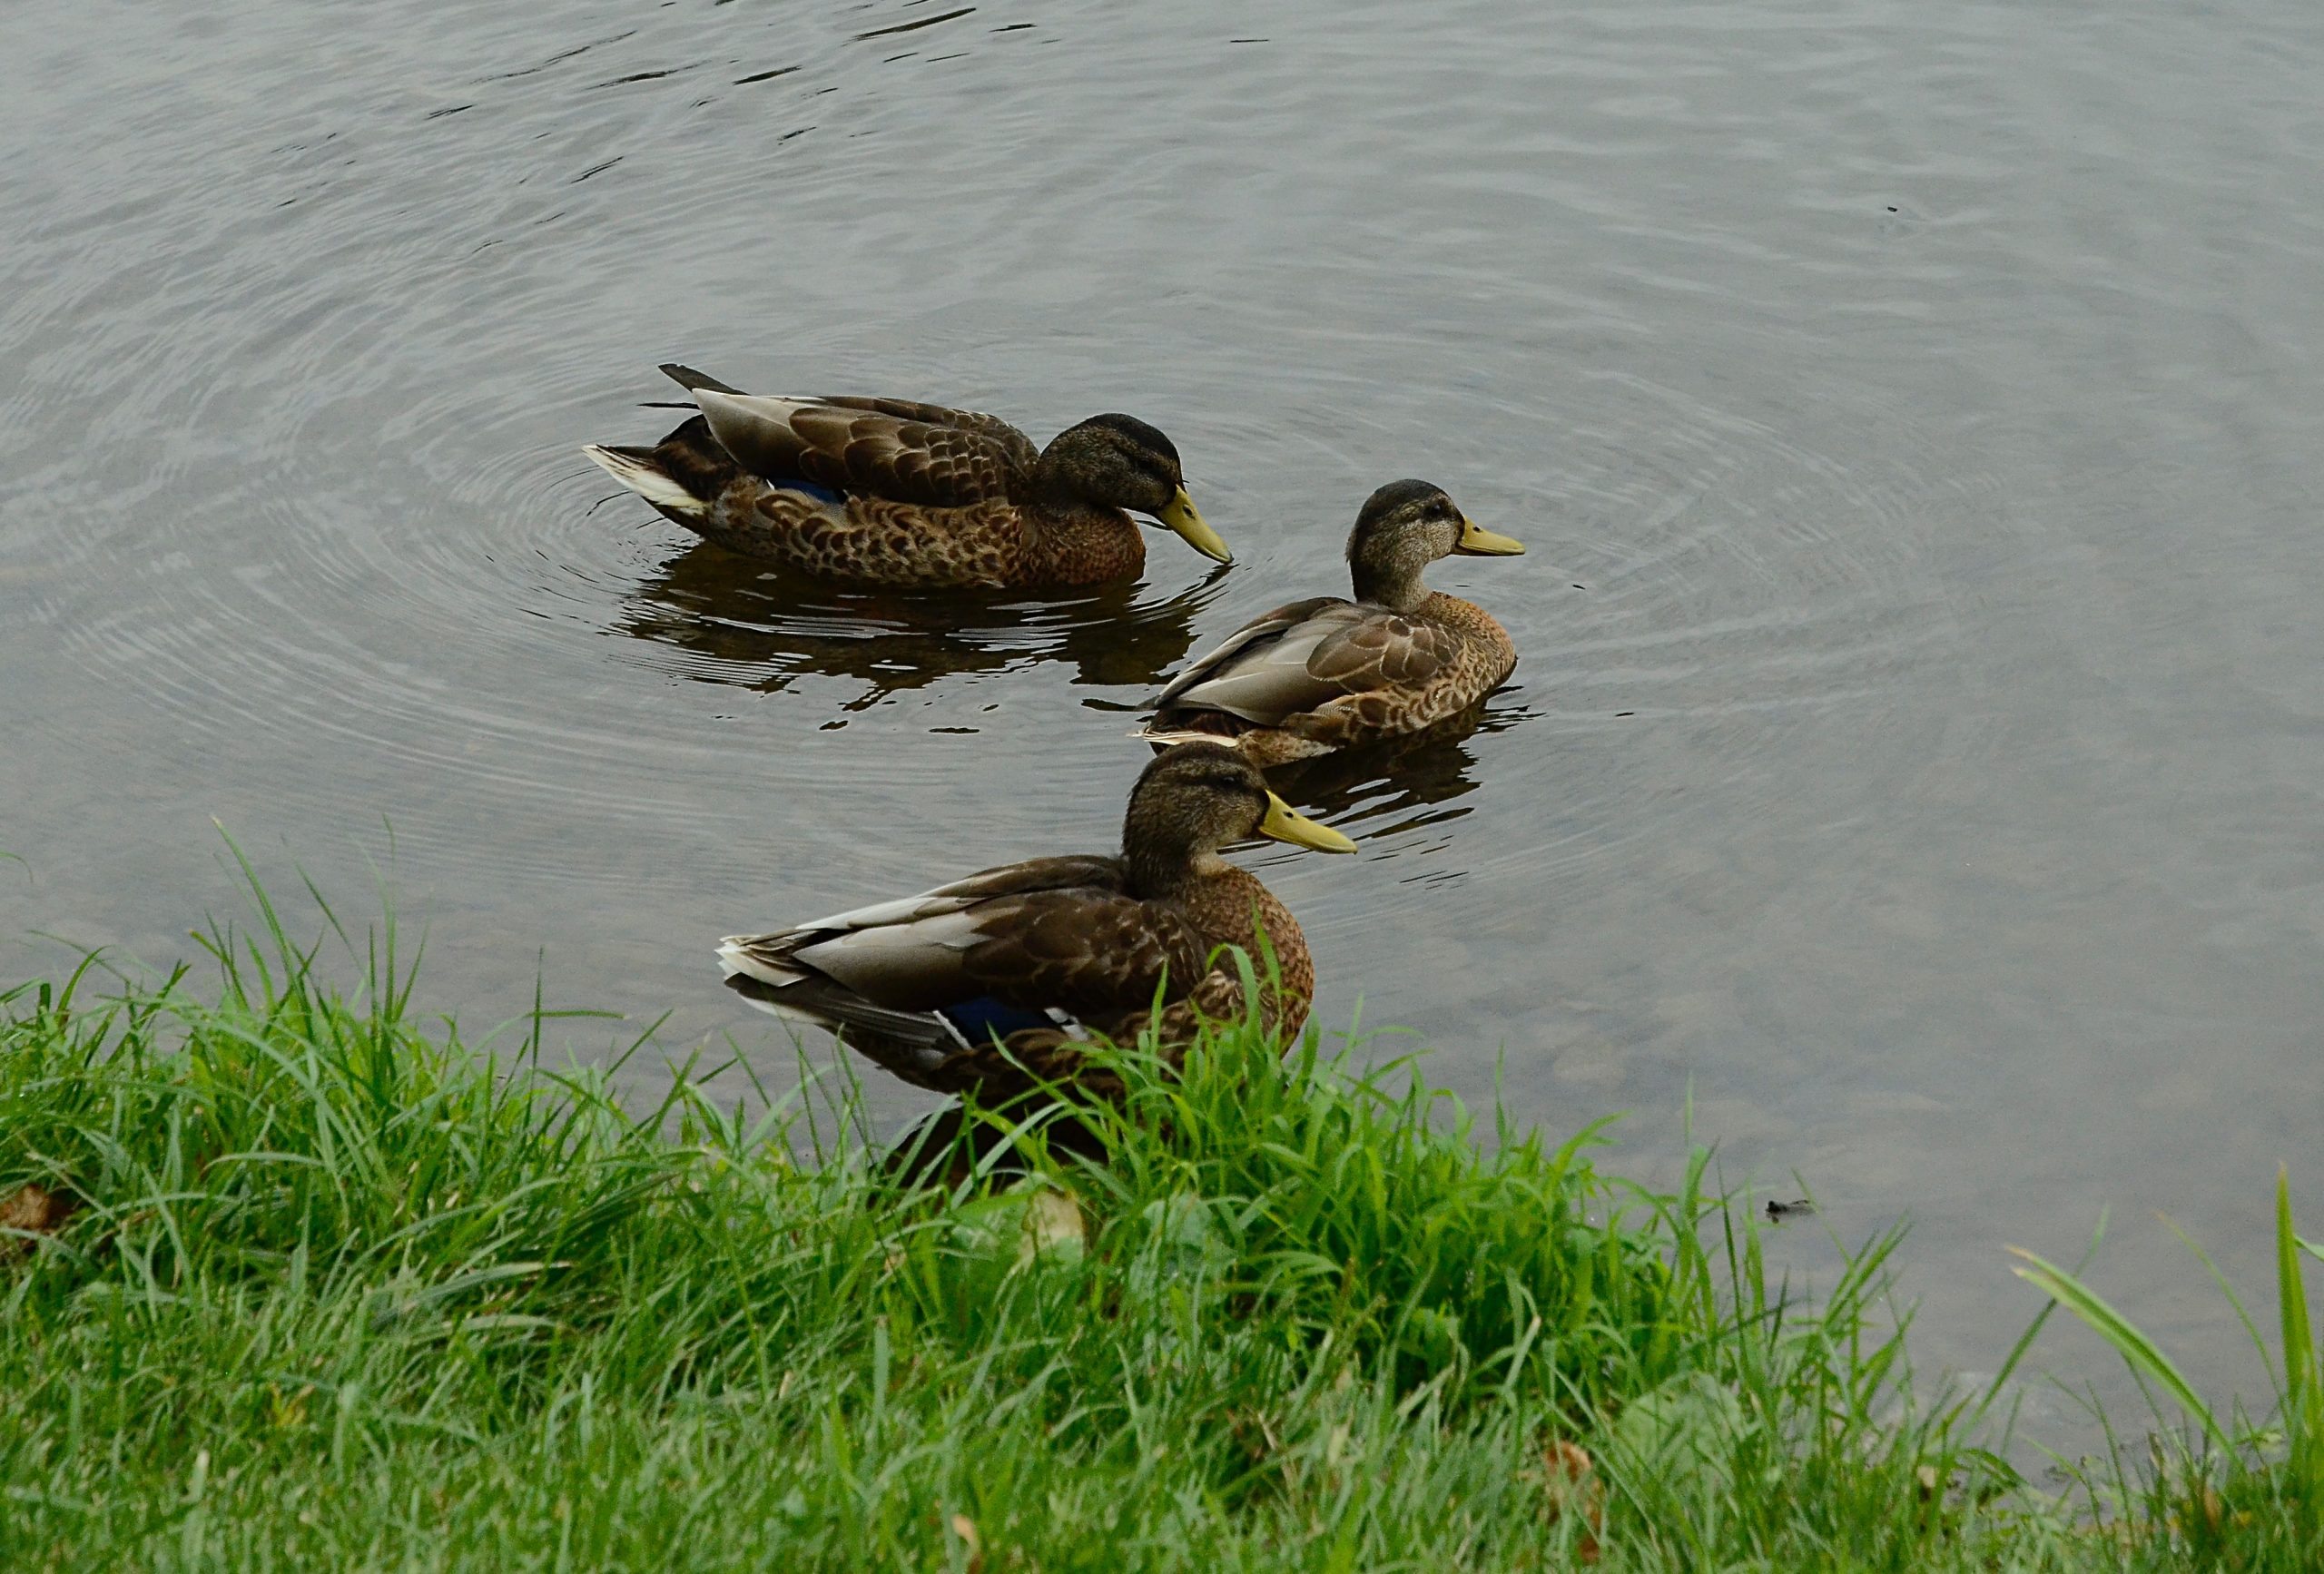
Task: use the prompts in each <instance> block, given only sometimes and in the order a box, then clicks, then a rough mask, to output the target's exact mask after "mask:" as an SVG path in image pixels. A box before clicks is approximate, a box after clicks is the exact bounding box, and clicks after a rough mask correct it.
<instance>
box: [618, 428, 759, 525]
mask: <svg viewBox="0 0 2324 1574" xmlns="http://www.w3.org/2000/svg"><path fill="white" fill-rule="evenodd" d="M581 451H582V452H583V453H585V454H586V455H588V456H589V457H590V458H591V459H593V460H594V461H596V465H597V467H599V468H600V469H602V470H604V471H605V472H606V475H608V476H611V477H613V478H614V479H615V480H616V481H619V482H620V483H621V484H622V485H623V486H625V487H628V488H629V489H630V490H631V491H633V492H635V493H636V494H637V495H638V496H639V497H643V498H645V500H646V501H647V502H648V503H651V504H653V505H654V507H656V508H659V509H660V510H661V511H662V512H663V513H665V514H666V515H668V516H670V517H671V518H673V519H675V520H676V521H677V522H678V523H679V524H681V525H685V526H698V525H699V524H700V522H701V521H702V520H704V519H705V518H707V517H709V515H710V511H711V507H712V506H713V505H714V504H715V503H716V502H717V501H718V498H719V495H720V494H721V493H723V492H724V491H725V490H726V487H728V485H729V484H730V483H732V482H733V481H734V477H735V476H736V475H738V474H739V473H740V472H739V470H738V469H737V467H736V466H735V464H734V460H733V459H732V458H731V457H728V456H727V453H726V450H725V449H724V448H720V447H719V446H718V439H717V438H714V437H712V436H711V435H710V423H709V422H707V421H705V420H704V419H703V418H701V417H700V416H696V417H694V418H693V419H692V420H689V421H687V422H685V423H684V425H683V426H681V427H679V428H678V429H677V430H675V431H674V432H672V433H671V434H670V435H669V436H668V437H666V438H663V439H662V440H661V441H660V442H658V443H656V444H655V445H654V446H653V447H652V448H614V447H601V446H600V445H598V444H596V443H590V444H587V445H585V446H584V447H583V448H582V449H581Z"/></svg>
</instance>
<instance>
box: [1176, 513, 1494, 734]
mask: <svg viewBox="0 0 2324 1574" xmlns="http://www.w3.org/2000/svg"><path fill="white" fill-rule="evenodd" d="M1524 550H1525V548H1524V546H1522V544H1521V543H1519V542H1517V541H1513V540H1512V539H1511V538H1510V537H1508V536H1497V535H1495V534H1493V532H1492V531H1490V530H1487V529H1485V528H1483V527H1482V526H1480V525H1478V524H1477V523H1476V522H1475V521H1474V520H1472V519H1471V518H1470V517H1469V516H1467V515H1465V514H1463V513H1462V512H1461V510H1460V508H1459V507H1458V506H1457V505H1455V504H1454V503H1453V501H1452V498H1451V497H1448V496H1447V495H1446V494H1445V491H1444V488H1443V487H1437V486H1433V485H1432V484H1430V483H1429V482H1426V481H1391V482H1390V483H1388V485H1386V486H1384V487H1381V488H1380V489H1379V490H1378V491H1376V492H1374V493H1373V494H1372V496H1371V497H1370V498H1368V499H1367V500H1366V501H1365V503H1364V508H1363V511H1362V512H1361V513H1359V514H1358V515H1357V516H1356V520H1355V529H1354V531H1353V532H1352V533H1351V534H1350V535H1349V536H1348V538H1347V561H1348V568H1349V570H1350V572H1351V574H1352V575H1353V577H1354V589H1355V599H1354V600H1353V601H1348V600H1344V599H1342V598H1341V597H1339V596H1336V595H1319V596H1315V597H1314V598H1312V599H1310V600H1306V601H1295V602H1293V603H1292V604H1291V605H1288V606H1279V607H1277V608H1275V610H1274V611H1273V612H1270V613H1268V614H1266V615H1265V616H1262V617H1257V618H1254V619H1253V620H1251V621H1250V622H1249V623H1246V624H1245V625H1243V626H1242V627H1241V628H1239V629H1237V630H1236V631H1235V633H1233V634H1232V635H1228V636H1227V638H1226V643H1224V644H1221V645H1219V646H1218V648H1217V649H1216V650H1214V651H1212V652H1210V654H1207V655H1205V656H1202V657H1200V658H1199V659H1197V660H1196V662H1195V663H1194V664H1192V665H1191V666H1189V667H1187V670H1186V671H1185V672H1183V673H1181V674H1178V676H1177V678H1176V679H1174V680H1173V681H1172V682H1171V684H1169V686H1168V687H1167V688H1166V689H1164V690H1163V691H1162V698H1161V700H1160V702H1159V703H1158V706H1157V709H1156V711H1155V714H1154V719H1153V721H1151V722H1150V723H1147V726H1146V729H1145V730H1144V732H1143V733H1140V736H1142V737H1144V738H1146V739H1147V740H1148V741H1149V742H1151V743H1156V744H1157V745H1159V744H1165V743H1183V742H1185V741H1187V740H1188V739H1192V738H1213V739H1216V740H1217V741H1219V742H1221V743H1230V744H1232V745H1233V746H1234V747H1236V748H1237V749H1239V750H1241V751H1242V752H1243V753H1244V754H1245V755H1246V757H1248V758H1249V759H1250V760H1251V761H1252V762H1254V763H1256V764H1259V765H1263V766H1265V765H1280V764H1284V763H1287V762H1290V761H1293V760H1305V759H1310V758H1313V757H1314V756H1315V755H1318V754H1327V753H1331V752H1333V751H1334V750H1337V749H1350V748H1356V747H1360V746H1362V745H1364V744H1368V743H1384V742H1387V741H1390V740H1393V739H1397V738H1409V737H1411V736H1413V734H1416V733H1426V732H1430V731H1431V730H1432V729H1436V728H1439V727H1440V726H1441V724H1442V723H1446V722H1448V721H1450V720H1451V719H1452V718H1454V717H1458V716H1461V715H1462V713H1465V712H1467V711H1469V710H1470V709H1471V708H1472V707H1473V706H1476V705H1479V704H1481V703H1482V702H1483V700H1484V698H1485V696H1486V695H1488V694H1492V692H1493V690H1495V689H1497V688H1499V687H1500V686H1501V685H1502V684H1503V683H1504V682H1506V681H1507V680H1508V677H1509V674H1510V673H1511V672H1512V671H1513V670H1514V669H1515V668H1516V665H1517V648H1516V646H1515V645H1514V644H1512V643H1511V642H1510V638H1509V631H1508V630H1506V629H1504V628H1502V626H1501V625H1500V623H1498V622H1497V621H1495V619H1494V618H1493V616H1492V614H1491V613H1488V612H1487V611H1485V609H1484V608H1482V607H1481V606H1478V605H1475V604H1474V603H1473V602H1468V601H1463V600H1462V599H1461V598H1460V597H1459V596H1457V595H1445V594H1444V593H1443V591H1437V590H1431V589H1429V587H1428V585H1426V584H1425V583H1424V582H1423V579H1422V577H1421V575H1422V574H1423V572H1424V571H1425V570H1426V569H1427V567H1428V566H1429V565H1430V564H1432V563H1433V562H1435V561H1436V560H1437V559H1438V558H1440V557H1450V556H1456V555H1457V556H1473V557H1506V556H1514V555H1516V554H1518V553H1521V552H1523V551H1524Z"/></svg>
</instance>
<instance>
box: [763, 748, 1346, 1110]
mask: <svg viewBox="0 0 2324 1574" xmlns="http://www.w3.org/2000/svg"><path fill="white" fill-rule="evenodd" d="M1271 809H1274V810H1280V809H1281V805H1280V802H1279V801H1276V800H1275V799H1273V798H1272V796H1271V795H1270V794H1269V793H1268V792H1267V790H1266V786H1265V782H1263V781H1261V780H1260V778H1259V775H1258V772H1257V771H1256V768H1255V767H1253V766H1252V765H1251V763H1250V762H1248V761H1247V760H1245V759H1244V758H1242V757H1241V756H1240V755H1238V754H1236V753H1235V752H1234V751H1232V750H1230V749H1227V748H1224V747H1222V746H1219V745H1217V744H1213V743H1191V744H1187V745H1184V746H1181V747H1179V748H1175V749H1172V750H1169V751H1167V752H1166V753H1163V754H1162V755H1160V756H1159V757H1157V759H1156V760H1155V761H1154V762H1152V763H1151V764H1149V765H1148V766H1147V769H1146V771H1145V772H1144V773H1143V774H1141V775H1140V777H1139V778H1138V782H1137V786H1136V788H1134V789H1133V790H1132V792H1131V795H1130V803H1129V808H1128V813H1127V814H1126V816H1125V819H1124V824H1123V831H1122V851H1121V853H1120V855H1119V856H1117V857H1098V856H1082V857H1067V858H1043V859H1033V860H1029V861H1026V862H1022V863H1012V864H1007V865H1004V866H1002V867H1000V868H998V869H991V870H987V871H984V872H983V873H981V874H976V875H971V876H970V877H969V878H968V879H966V880H956V881H954V882H953V883H951V884H950V885H944V886H939V887H937V888H936V889H935V890H930V891H927V892H924V893H922V894H921V895H920V896H917V897H911V898H907V899H905V900H901V901H894V902H884V903H881V904H878V905H876V906H873V907H870V908H863V909H859V910H855V911H852V912H848V913H841V914H837V915H835V916H833V917H832V918H829V919H822V920H816V921H814V922H812V923H809V924H804V925H801V926H798V927H796V928H793V929H787V930H776V931H774V932H773V933H771V934H764V935H753V936H741V937H736V938H734V939H729V940H728V941H726V942H725V944H724V947H723V948H722V949H721V951H720V956H721V958H722V959H723V960H724V964H725V966H726V969H727V971H728V978H727V983H728V985H729V987H731V988H733V989H735V990H737V991H738V992H739V993H741V994H743V995H744V996H745V997H746V998H748V999H751V1000H752V1001H753V1003H755V1004H758V1005H761V1006H763V1007H765V1008H768V1009H771V1010H774V1011H776V1012H778V1013H782V1014H785V1015H791V1016H796V1017H803V1018H807V1019H809V1020H812V1021H815V1022H818V1023H820V1024H822V1025H823V1026H825V1027H827V1028H832V1030H833V1031H836V1032H838V1033H840V1034H841V1035H842V1037H843V1038H844V1039H845V1041H846V1042H847V1043H849V1044H850V1045H852V1046H853V1047H854V1048H856V1049H857V1050H859V1051H861V1052H862V1054H864V1055H866V1056H868V1057H870V1058H872V1059H873V1060H875V1061H877V1062H878V1063H879V1064H880V1065H881V1066H882V1067H886V1068H887V1069H888V1070H889V1071H891V1072H893V1073H894V1074H895V1075H896V1076H898V1077H902V1078H903V1079H904V1080H906V1081H908V1082H911V1083H915V1084H917V1085H919V1086H921V1087H928V1088H931V1089H934V1090H936V1091H938V1092H946V1093H957V1092H961V1091H964V1090H966V1089H968V1088H970V1087H974V1088H976V1089H978V1090H979V1091H980V1094H982V1095H983V1096H984V1097H987V1098H989V1099H990V1098H997V1097H1006V1096H1009V1095H1011V1094H1014V1093H1019V1092H1023V1091H1025V1090H1026V1089H1027V1088H1029V1087H1031V1086H1032V1082H1031V1081H1030V1080H1029V1078H1039V1079H1041V1080H1048V1081H1061V1082H1071V1083H1077V1084H1079V1085H1080V1086H1082V1087H1084V1088H1085V1089H1086V1090H1088V1091H1091V1092H1094V1093H1098V1094H1101V1095H1102V1094H1107V1093H1110V1092H1112V1091H1113V1090H1114V1089H1113V1087H1111V1084H1110V1079H1109V1077H1107V1076H1105V1075H1104V1074H1102V1073H1098V1072H1095V1071H1093V1070H1092V1069H1091V1068H1090V1067H1088V1065H1087V1063H1086V1057H1085V1054H1084V1044H1085V1041H1086V1038H1087V1036H1088V1035H1090V1034H1096V1035H1099V1036H1102V1037H1104V1038H1108V1039H1111V1040H1114V1041H1116V1042H1119V1043H1129V1042H1133V1041H1135V1040H1136V1039H1137V1037H1138V1035H1139V1034H1141V1033H1143V1032H1144V1031H1145V1030H1146V1028H1147V1022H1148V1019H1149V1014H1150V1013H1151V1011H1152V1008H1153V1004H1154V1001H1155V998H1156V992H1157V989H1158V990H1159V991H1160V992H1161V999H1162V1001H1163V1005H1164V1010H1163V1013H1162V1016H1161V1018H1160V1023H1159V1034H1158V1041H1159V1043H1160V1044H1161V1046H1162V1049H1163V1053H1164V1055H1165V1057H1166V1058H1168V1059H1170V1060H1171V1061H1172V1063H1173V1064H1176V1058H1177V1056H1178V1055H1181V1054H1183V1053H1184V1047H1185V1044H1186V1042H1187V1040H1188V1039H1189V1038H1192V1037H1194V1031H1195V1027H1196V1022H1197V1021H1198V1020H1199V1019H1201V1018H1208V1019H1211V1020H1228V1019H1235V1018H1240V1017H1241V1016H1242V1015H1243V1014H1244V1012H1245V1009H1246V1000H1245V998H1244V990H1243V984H1242V979H1241V975H1240V972H1239V970H1238V968H1237V966H1236V960H1235V959H1234V958H1233V956H1232V955H1231V953H1227V952H1224V951H1222V949H1221V948H1223V947H1237V948H1240V949H1242V950H1243V952H1244V953H1245V954H1246V955H1247V956H1249V957H1250V958H1251V959H1252V960H1253V963H1254V965H1255V967H1256V969H1257V971H1258V976H1259V978H1260V979H1261V980H1262V987H1263V989H1265V992H1266V998H1265V999H1263V1000H1262V1001H1261V1002H1260V1003H1259V1005H1260V1014H1261V1017H1262V1019H1263V1020H1264V1021H1265V1022H1266V1023H1267V1025H1268V1026H1269V1027H1270V1028H1271V1029H1273V1030H1274V1031H1276V1032H1278V1033H1280V1034H1281V1035H1283V1037H1284V1038H1285V1039H1286V1040H1287V1039H1288V1038H1290V1036H1291V1035H1293V1034H1294V1033H1295V1032H1296V1031H1297V1029H1298V1028H1299V1026H1300V1025H1301V1024H1302V1023H1303V1022H1304V1021H1305V1019H1306V1015H1307V1006H1308V1002H1309V1001H1310V1000H1311V999H1313V998H1314V995H1315V965H1314V962H1313V960H1312V959H1311V958H1310V956H1309V954H1308V950H1307V942H1306V939H1305V936H1303V935H1302V934H1301V933H1300V930H1299V925H1298V922H1297V920H1295V919H1294V918H1293V917H1292V916H1291V912H1290V910H1289V909H1287V908H1285V906H1284V905H1283V903H1282V902H1281V901H1279V900H1276V898H1275V895H1274V893H1273V892H1271V891H1269V890H1267V889H1266V887H1265V886H1264V885H1262V884H1261V883H1260V882H1259V881H1258V880H1257V879H1256V877H1254V876H1252V875H1251V874H1249V873H1247V872H1246V871H1243V870H1240V869H1236V868H1235V867H1234V866H1233V865H1231V864H1229V863H1227V862H1226V861H1225V860H1224V859H1222V858H1220V857H1219V856H1218V851H1217V850H1218V848H1219V847H1220V846H1222V845H1224V844H1226V842H1228V841H1240V840H1243V839H1245V838H1247V837H1249V836H1251V835H1254V834H1256V833H1257V832H1258V831H1259V829H1260V827H1261V824H1262V822H1263V821H1267V817H1268V815H1269V813H1270V811H1271ZM1267 822H1268V823H1269V825H1270V827H1272V825H1273V821H1267ZM1303 823H1304V822H1303ZM1311 829H1313V828H1311ZM1269 833H1270V834H1281V832H1278V831H1273V830H1272V829H1270V832H1269ZM1324 834H1326V835H1328V833H1324ZM1310 845H1315V843H1314V842H1310ZM1339 845H1340V846H1341V847H1342V848H1343V849H1344V848H1345V847H1346V846H1347V844H1346V843H1345V842H1344V841H1342V842H1340V844H1339ZM1269 953H1271V954H1272V957H1273V968H1274V974H1273V979H1272V981H1271V982H1270V981H1268V980H1269V963H1268V961H1267V960H1266V958H1267V956H1268V954H1269ZM993 1001H997V1002H999V1003H1000V1005H1002V1006H1005V1007H1007V1008H1010V1009H1011V1010H1013V1011H1016V1012H1020V1013H1047V1014H1048V1015H1049V1018H1050V1020H1049V1022H1047V1023H1036V1024H1031V1025H1012V1026H1011V1027H1010V1028H1009V1030H1008V1031H1007V1032H1006V1034H1005V1036H1004V1037H1001V1038H995V1037H993V1036H992V1035H991V1034H990V1032H983V1033H978V1032H967V1031H963V1030H962V1029H961V1028H960V1025H959V1024H960V1016H959V1015H958V1013H959V1012H960V1010H962V1009H964V1008H966V1009H971V1010H973V1009H975V1008H974V1007H971V1006H970V1005H969V1003H970V1002H993ZM948 1012H950V1013H954V1014H953V1015H950V1016H948V1015H946V1013H948ZM1012 1062H1014V1063H1013V1064H1012Z"/></svg>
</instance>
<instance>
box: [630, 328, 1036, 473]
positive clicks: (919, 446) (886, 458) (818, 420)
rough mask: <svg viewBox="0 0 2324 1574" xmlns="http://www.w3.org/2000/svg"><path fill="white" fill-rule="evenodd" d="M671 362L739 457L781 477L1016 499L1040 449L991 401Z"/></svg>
mask: <svg viewBox="0 0 2324 1574" xmlns="http://www.w3.org/2000/svg"><path fill="white" fill-rule="evenodd" d="M662 369H663V371H665V373H667V374H668V375H669V376H670V377H671V378H672V379H674V380H675V381H676V382H678V383H679V384H680V385H682V386H683V387H684V388H685V389H686V390H687V391H688V392H689V393H692V394H693V395H694V402H695V404H696V405H697V406H699V407H700V408H701V410H702V412H703V415H704V418H706V419H707V420H708V421H709V422H710V428H711V431H712V432H713V433H714V435H715V436H716V437H717V438H718V440H719V443H720V445H721V446H722V447H724V448H725V449H726V451H727V452H728V453H729V454H731V455H733V456H734V459H735V461H736V462H737V463H739V464H740V465H742V466H743V468H745V469H747V470H750V471H752V472H753V473H754V474H756V475H760V476H763V477H765V478H767V479H768V480H771V481H787V480H793V479H802V480H807V481H812V482H814V483H816V484H817V485H818V486H822V487H832V488H835V489H837V490H840V491H854V492H868V493H870V494H872V495H873V496H875V497H886V498H890V499H891V500H893V501H896V502H901V503H920V504H924V505H927V506H930V507H961V506H965V505H967V504H970V503H980V502H988V501H993V500H1006V499H1008V498H1009V497H1011V496H1012V495H1013V492H1012V488H1014V487H1017V486H1019V484H1021V482H1022V480H1023V478H1024V477H1025V476H1026V475H1027V474H1028V473H1029V471H1030V470H1031V468H1032V467H1033V465H1034V463H1035V462H1036V461H1037V460H1039V457H1040V450H1039V448H1036V447H1035V446H1034V444H1033V440H1032V439H1031V438H1029V437H1027V436H1026V435H1025V434H1024V433H1023V432H1021V431H1019V430H1018V429H1017V428H1015V427H1014V426H1011V425H1010V424H1009V422H1007V421H1005V420H1003V419H1001V418H1000V417H999V416H994V415H987V414H985V413H984V412H983V411H981V410H958V409H953V408H950V407H948V406H944V405H931V404H923V403H921V402H919V401H918V400H914V399H891V398H865V397H859V396H856V395H849V394H837V395H820V394H819V395H808V396H775V395H765V394H746V393H744V392H743V391H742V390H741V389H736V388H733V387H730V386H729V385H727V384H725V383H723V382H720V381H719V380H718V379H715V378H713V377H710V376H707V375H706V374H704V373H702V372H698V371H696V370H694V369H693V368H692V367H687V366H680V365H678V364H676V363H675V362H673V363H671V364H669V365H665V367H663V368H662Z"/></svg>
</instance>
